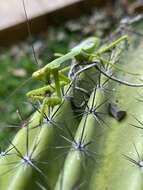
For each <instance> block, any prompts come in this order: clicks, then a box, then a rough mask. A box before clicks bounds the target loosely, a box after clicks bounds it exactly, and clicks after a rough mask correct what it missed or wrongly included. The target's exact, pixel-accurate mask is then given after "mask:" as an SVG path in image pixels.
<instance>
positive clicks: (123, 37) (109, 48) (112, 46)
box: [98, 35, 128, 55]
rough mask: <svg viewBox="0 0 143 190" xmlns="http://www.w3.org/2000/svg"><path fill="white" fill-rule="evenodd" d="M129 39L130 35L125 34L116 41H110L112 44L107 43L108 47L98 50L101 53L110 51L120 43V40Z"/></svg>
mask: <svg viewBox="0 0 143 190" xmlns="http://www.w3.org/2000/svg"><path fill="white" fill-rule="evenodd" d="M127 39H128V35H124V36H122V37H120V38H118V39H117V40H115V41H114V42H112V43H110V44H109V45H107V46H106V47H104V48H101V50H99V52H98V53H99V55H101V54H104V53H107V52H109V51H110V50H112V49H113V48H114V47H116V45H117V44H119V43H120V42H122V41H125V40H127Z"/></svg>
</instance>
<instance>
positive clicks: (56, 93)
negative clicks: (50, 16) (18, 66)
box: [27, 35, 143, 107]
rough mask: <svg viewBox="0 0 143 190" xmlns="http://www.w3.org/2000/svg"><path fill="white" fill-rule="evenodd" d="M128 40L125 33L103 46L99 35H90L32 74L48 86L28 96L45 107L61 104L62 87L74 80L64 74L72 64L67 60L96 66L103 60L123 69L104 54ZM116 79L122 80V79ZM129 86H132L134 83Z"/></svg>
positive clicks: (107, 63) (104, 62)
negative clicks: (41, 102)
mask: <svg viewBox="0 0 143 190" xmlns="http://www.w3.org/2000/svg"><path fill="white" fill-rule="evenodd" d="M127 40H128V35H123V36H121V37H120V38H118V39H117V40H115V41H113V42H111V43H109V44H107V45H105V46H101V39H100V38H98V37H89V38H87V39H85V40H84V41H82V42H81V43H80V44H79V45H77V46H75V47H74V48H73V49H71V50H70V51H69V52H68V53H67V54H65V55H63V56H61V57H58V58H56V59H55V60H53V61H52V62H50V63H49V64H47V65H46V66H44V67H43V68H41V69H39V70H37V71H35V72H34V73H33V74H32V78H33V79H35V80H39V81H42V82H44V83H45V84H46V86H44V87H41V88H38V89H35V90H32V91H30V92H28V93H27V97H29V98H31V99H33V100H36V101H37V100H41V101H43V107H45V105H48V106H52V107H53V106H55V105H58V104H60V103H61V101H62V91H61V89H62V88H63V87H64V86H66V85H68V84H69V83H70V82H72V81H71V79H70V78H69V77H68V76H66V75H65V74H64V73H65V70H66V71H68V72H69V70H70V66H64V65H65V62H66V61H68V60H72V59H74V58H75V59H76V60H77V61H78V63H77V64H80V63H81V62H86V64H87V65H91V66H92V65H95V66H96V64H92V63H93V62H96V63H97V61H98V64H99V63H100V62H102V64H106V65H111V66H112V67H113V68H114V67H115V68H116V69H119V70H122V69H121V68H120V67H118V66H117V65H114V64H113V63H112V62H110V61H108V60H107V59H106V58H105V57H103V55H105V54H106V53H108V52H110V51H111V50H112V49H114V48H115V47H116V46H117V44H119V43H121V42H123V41H127ZM98 69H99V68H97V70H98ZM124 72H126V71H124ZM105 75H106V74H105ZM116 81H117V82H121V80H116ZM124 84H126V85H129V83H124ZM129 86H132V84H130V85H129ZM133 86H138V87H139V86H143V84H133Z"/></svg>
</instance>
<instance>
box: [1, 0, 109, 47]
mask: <svg viewBox="0 0 143 190" xmlns="http://www.w3.org/2000/svg"><path fill="white" fill-rule="evenodd" d="M0 1H1V2H0V46H3V45H7V44H8V45H9V44H11V43H13V42H16V41H18V40H21V39H24V38H25V37H26V36H27V28H26V23H25V21H26V17H25V14H24V8H23V4H22V0H0ZM24 1H25V6H26V12H27V15H28V18H29V19H30V20H31V25H32V27H31V28H32V33H36V32H39V31H41V30H44V29H46V28H47V26H49V25H51V24H53V23H56V24H60V23H63V21H64V20H67V19H69V18H73V17H76V16H79V15H81V14H82V13H84V12H86V11H87V10H90V9H91V8H93V6H95V5H96V6H100V5H104V3H105V2H106V0H24Z"/></svg>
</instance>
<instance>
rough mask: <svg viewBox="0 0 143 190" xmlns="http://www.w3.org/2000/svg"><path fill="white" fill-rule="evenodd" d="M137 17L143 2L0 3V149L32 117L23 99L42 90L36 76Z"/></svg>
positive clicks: (60, 0)
mask: <svg viewBox="0 0 143 190" xmlns="http://www.w3.org/2000/svg"><path fill="white" fill-rule="evenodd" d="M141 13H143V1H129V0H120V1H119V0H110V1H109V0H108V1H107V0H100V1H99V0H55V1H52V0H41V1H38V0H25V1H24V4H23V2H22V0H21V1H20V0H11V1H8V0H1V1H0V147H1V146H6V141H7V139H8V138H10V137H12V136H13V134H15V132H16V130H17V126H21V125H22V122H24V120H26V119H27V118H28V117H29V116H30V115H31V114H32V112H33V109H32V107H31V105H30V104H29V103H28V100H27V98H26V95H25V94H26V92H28V91H29V90H31V89H34V88H35V87H38V86H40V84H39V83H38V82H36V81H33V80H31V75H32V73H33V72H34V71H35V70H37V69H38V68H39V67H42V66H43V65H45V64H47V63H49V62H50V61H51V60H53V59H54V58H55V56H54V53H62V54H64V53H66V52H67V51H68V50H69V49H70V48H72V47H73V46H74V45H75V44H77V43H78V42H79V41H80V40H82V39H84V38H85V37H87V36H92V35H96V36H99V37H100V38H102V39H106V38H107V37H108V35H109V33H110V32H112V31H114V30H116V29H117V28H119V26H120V21H121V19H123V18H132V17H133V16H135V15H138V14H141ZM28 28H29V29H30V32H28ZM32 46H34V50H35V55H36V59H37V62H38V64H37V62H36V61H35V58H34V56H33V49H32ZM17 110H19V112H20V115H21V116H22V119H23V121H21V118H20V117H19V114H18V112H17Z"/></svg>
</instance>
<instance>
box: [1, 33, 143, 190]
mask: <svg viewBox="0 0 143 190" xmlns="http://www.w3.org/2000/svg"><path fill="white" fill-rule="evenodd" d="M122 43H123V44H122ZM130 44H131V47H130V48H129V50H128V53H127V54H124V52H123V51H118V47H116V46H115V45H116V44H114V43H112V44H111V45H112V46H114V50H112V53H110V51H109V50H111V49H110V48H109V47H110V46H111V45H109V46H106V44H105V48H102V51H103V50H105V51H106V54H105V55H104V57H102V59H101V57H100V61H103V60H107V57H108V55H111V56H113V54H114V56H113V59H112V62H110V61H108V62H107V61H106V66H107V67H104V66H105V65H104V66H103V65H102V64H101V65H97V64H99V60H97V58H98V56H99V55H98V56H97V54H96V59H94V56H93V53H92V54H91V55H90V59H89V60H90V61H91V62H92V63H91V62H90V64H89V65H86V66H83V67H82V68H78V69H79V70H78V71H76V72H75V71H74V72H75V73H76V74H75V73H74V74H75V75H77V73H78V75H77V76H76V77H75V75H74V77H73V78H72V77H71V81H70V82H71V83H70V84H69V83H67V84H66V85H64V92H67V91H68V92H67V93H64V94H63V95H62V98H61V92H60V88H62V89H63V86H60V82H59V81H58V82H57V81H56V82H57V84H58V92H60V98H61V99H60V102H58V103H57V102H56V104H55V105H54V103H52V104H51V102H50V101H52V99H50V98H51V97H56V95H55V93H56V90H52V91H51V92H50V93H51V94H50V95H51V96H48V98H49V99H50V101H49V99H48V101H45V102H46V103H45V102H44V100H45V97H44V98H43V96H42V95H43V94H44V95H46V94H47V92H46V91H44V93H43V91H42V93H43V94H42V93H40V95H39V92H41V89H42V90H43V89H47V88H45V87H42V88H41V89H40V91H39V89H38V90H36V91H34V93H35V92H36V97H37V92H38V98H39V97H40V101H41V104H40V107H39V108H37V107H35V105H34V108H35V113H34V114H33V115H32V116H31V118H30V120H29V122H28V125H25V126H24V127H23V128H21V129H20V130H19V131H18V133H17V134H16V136H15V137H14V139H13V140H12V141H10V140H9V143H10V145H9V147H8V148H7V150H6V151H5V152H1V154H0V189H1V190H26V189H28V190H32V189H34V190H40V189H51V190H53V189H55V190H74V189H83V190H84V189H89V190H106V189H111V190H121V189H126V190H132V189H136V190H141V189H142V186H143V185H142V181H141V180H140V179H141V177H142V171H141V170H142V167H143V164H142V157H141V156H142V151H143V150H142V149H143V148H142V143H143V139H142V136H141V133H140V132H141V130H142V111H143V106H142V104H141V102H142V100H141V94H142V90H143V89H142V87H141V86H142V85H137V79H138V78H139V76H136V75H135V76H134V75H131V74H130V75H129V73H138V75H142V74H143V69H142V58H143V56H142V55H143V54H142V53H143V41H142V40H140V41H139V40H138V37H137V36H135V37H134V36H133V37H131V41H130ZM134 44H135V45H134ZM137 44H138V45H137ZM118 45H124V41H123V42H121V44H118ZM99 52H100V51H99ZM82 53H83V52H82ZM84 53H87V52H84ZM87 55H88V53H87ZM87 55H86V56H87ZM87 57H89V55H88V56H87ZM87 57H86V58H87ZM118 57H120V58H119V59H118ZM82 58H83V57H82ZM60 60H61V59H60ZM89 60H88V61H89ZM117 60H118V63H120V64H118V63H116V62H117ZM78 61H79V60H78ZM82 61H83V60H82ZM86 61H87V60H86ZM103 62H104V61H103ZM114 65H115V67H114ZM99 66H100V67H99ZM119 66H123V67H124V68H129V70H128V71H127V72H123V71H125V69H118V68H122V67H119ZM69 68H70V67H69ZM69 68H68V69H67V72H69ZM73 70H74V69H73ZM108 71H110V72H111V71H112V73H113V74H114V76H116V77H113V76H112V75H110V74H109V72H108ZM52 72H53V71H52ZM38 74H39V73H38ZM62 74H63V73H62ZM42 76H43V73H42ZM45 76H46V75H44V79H46V77H45ZM47 76H48V75H47ZM61 76H62V75H61ZM63 78H64V77H63ZM121 78H125V79H126V80H127V79H128V80H129V81H130V83H129V82H127V81H126V80H121ZM109 79H110V80H109ZM48 80H49V78H48ZM46 85H47V84H46ZM55 86H56V85H55ZM69 87H70V88H69ZM48 88H50V87H49V86H48ZM55 88H56V87H55ZM67 89H69V90H67ZM91 92H92V93H91ZM41 94H42V95H41ZM32 95H33V92H32ZM34 95H35V94H34ZM139 95H140V97H139ZM89 96H90V97H89ZM42 101H43V102H44V104H43V102H42ZM49 104H50V106H49ZM51 110H52V111H51Z"/></svg>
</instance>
